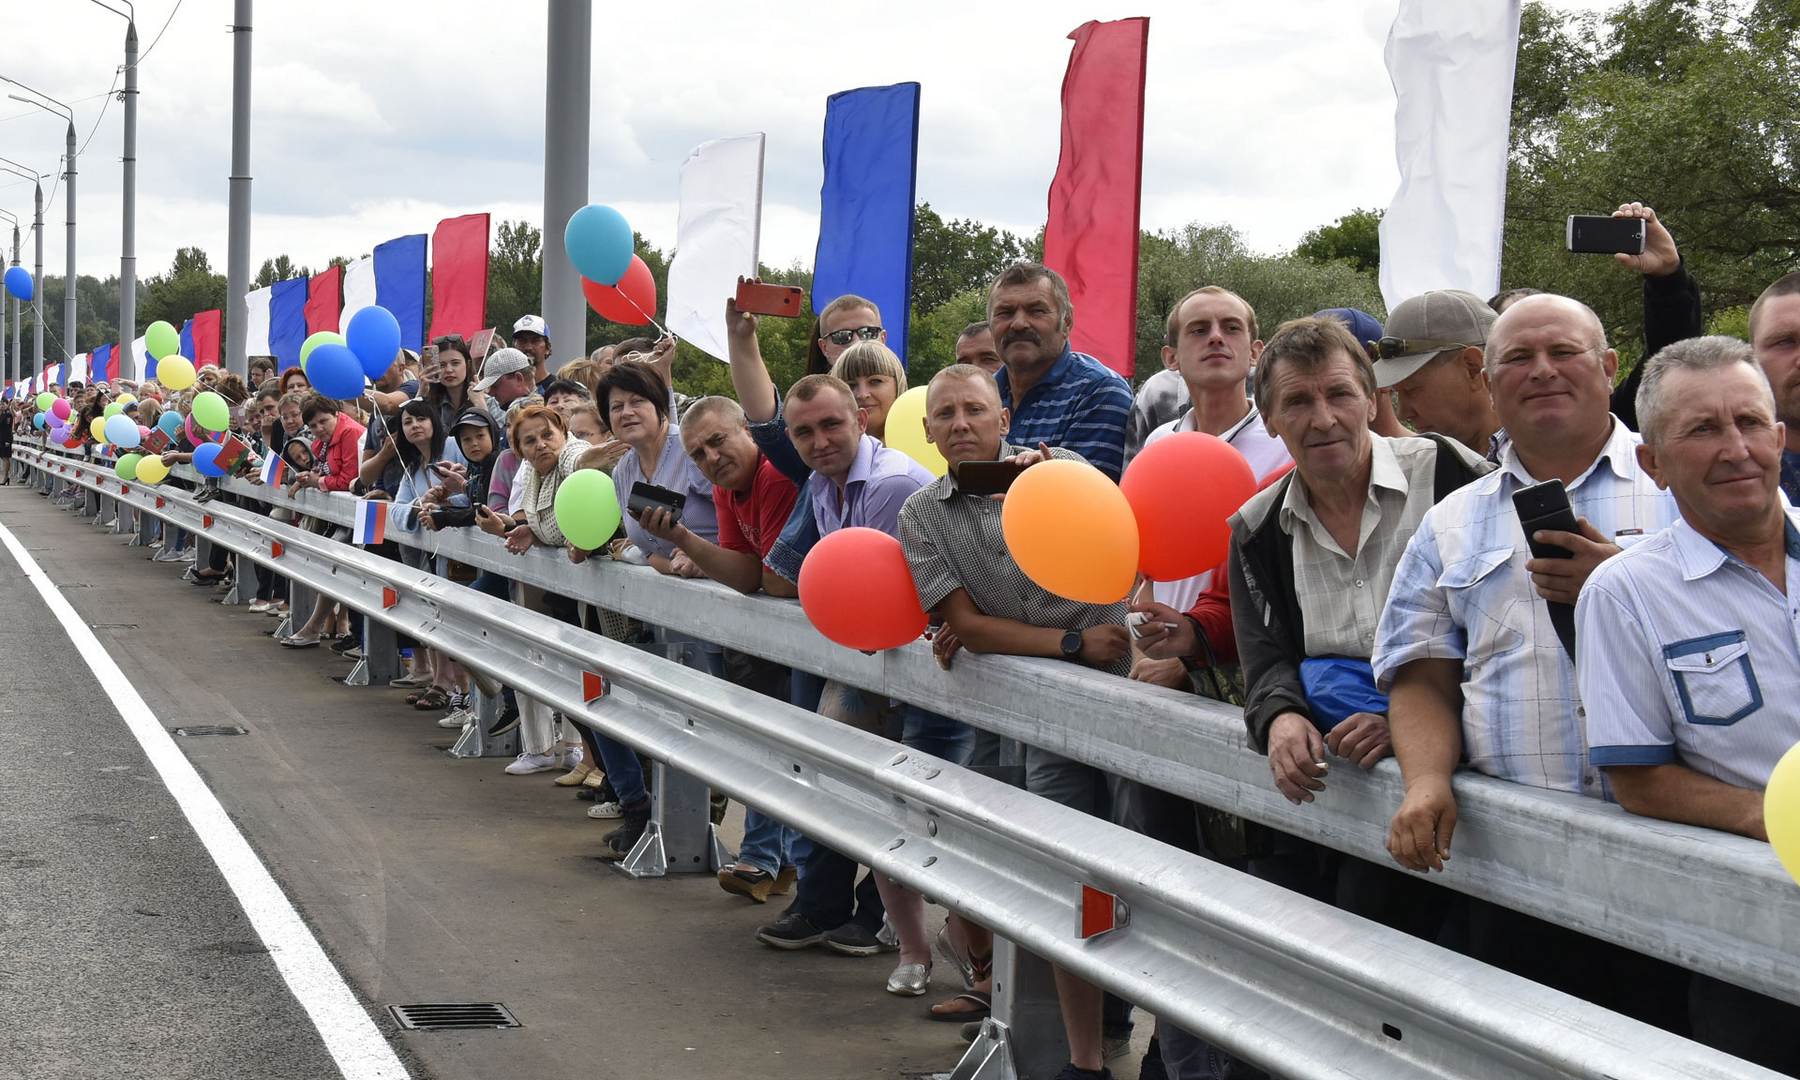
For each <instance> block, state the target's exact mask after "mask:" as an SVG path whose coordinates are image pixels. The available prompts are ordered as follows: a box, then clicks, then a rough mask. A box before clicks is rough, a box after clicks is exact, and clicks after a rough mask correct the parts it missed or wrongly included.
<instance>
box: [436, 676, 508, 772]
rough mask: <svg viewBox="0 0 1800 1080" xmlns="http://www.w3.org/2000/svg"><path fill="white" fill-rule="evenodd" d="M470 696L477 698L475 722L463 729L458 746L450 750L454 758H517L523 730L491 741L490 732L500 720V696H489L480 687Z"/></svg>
mask: <svg viewBox="0 0 1800 1080" xmlns="http://www.w3.org/2000/svg"><path fill="white" fill-rule="evenodd" d="M469 692H470V693H472V694H474V695H475V722H474V723H473V724H470V725H469V726H468V727H465V728H463V731H462V735H460V736H459V737H458V738H457V740H456V745H454V746H452V747H451V748H450V756H451V757H458V758H478V757H517V756H518V754H519V729H518V728H516V727H515V728H513V729H512V730H511V731H509V732H507V733H506V734H504V735H499V736H496V737H494V738H489V737H488V734H487V729H488V728H490V727H493V726H494V721H495V720H498V719H499V718H500V708H501V702H500V697H499V695H495V696H494V697H489V696H487V695H486V694H484V693H482V692H481V688H480V687H476V686H471V687H470V690H469Z"/></svg>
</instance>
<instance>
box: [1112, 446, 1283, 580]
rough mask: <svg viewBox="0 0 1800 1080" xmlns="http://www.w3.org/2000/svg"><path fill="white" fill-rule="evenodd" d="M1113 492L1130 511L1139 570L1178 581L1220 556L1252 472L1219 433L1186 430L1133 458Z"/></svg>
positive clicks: (1252, 485)
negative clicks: (1135, 529) (1135, 526)
mask: <svg viewBox="0 0 1800 1080" xmlns="http://www.w3.org/2000/svg"><path fill="white" fill-rule="evenodd" d="M1119 490H1120V491H1122V492H1124V494H1125V499H1126V501H1127V502H1129V503H1131V511H1132V513H1133V514H1135V515H1136V516H1137V524H1138V537H1139V542H1140V544H1141V546H1142V550H1141V551H1140V552H1139V553H1138V569H1139V570H1142V571H1143V572H1144V576H1145V577H1147V578H1149V579H1150V580H1152V581H1180V580H1181V579H1182V578H1188V577H1193V576H1194V575H1195V574H1203V573H1205V572H1206V571H1208V570H1211V569H1213V568H1214V567H1216V566H1218V565H1219V564H1220V563H1222V562H1224V561H1225V556H1226V554H1227V553H1228V552H1229V551H1230V549H1231V525H1230V521H1231V515H1232V514H1235V513H1237V509H1238V507H1240V506H1242V505H1244V500H1246V499H1248V498H1250V496H1252V495H1254V494H1256V473H1255V472H1254V471H1252V470H1251V468H1250V463H1249V462H1248V461H1245V460H1244V455H1242V454H1240V453H1238V452H1237V450H1236V449H1235V448H1234V447H1233V446H1232V445H1231V444H1230V443H1228V442H1226V441H1225V440H1224V439H1221V438H1218V437H1217V436H1213V435H1208V434H1206V433H1205V432H1201V431H1187V432H1183V433H1181V434H1179V435H1169V436H1166V437H1164V438H1162V439H1158V440H1157V441H1156V443H1155V445H1153V446H1150V447H1147V448H1146V449H1145V450H1143V451H1142V452H1141V453H1139V454H1138V456H1137V457H1134V458H1132V459H1131V465H1130V467H1128V468H1127V469H1126V470H1125V476H1124V478H1123V479H1121V480H1120V481H1119Z"/></svg>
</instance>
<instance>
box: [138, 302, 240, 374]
mask: <svg viewBox="0 0 1800 1080" xmlns="http://www.w3.org/2000/svg"><path fill="white" fill-rule="evenodd" d="M268 311H269V309H268V308H264V309H263V322H264V324H265V325H266V324H267V322H268ZM263 334H264V336H267V334H268V331H267V330H264V331H263ZM146 340H147V339H146V338H136V339H134V340H133V341H132V342H131V373H130V374H129V375H127V374H125V362H124V361H123V360H121V361H120V362H119V372H120V377H121V378H127V379H141V378H143V377H144V372H146V371H149V370H150V346H149V345H147V344H145V342H146Z"/></svg>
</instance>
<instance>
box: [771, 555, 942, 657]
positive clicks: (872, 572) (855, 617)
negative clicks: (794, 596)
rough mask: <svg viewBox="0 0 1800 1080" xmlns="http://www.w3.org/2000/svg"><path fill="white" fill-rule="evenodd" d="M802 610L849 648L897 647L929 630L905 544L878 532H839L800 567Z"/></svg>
mask: <svg viewBox="0 0 1800 1080" xmlns="http://www.w3.org/2000/svg"><path fill="white" fill-rule="evenodd" d="M797 584H798V585H799V586H800V607H801V608H802V609H803V610H804V611H805V612H806V617H807V618H808V619H811V620H812V624H813V626H814V628H816V629H817V630H818V631H819V633H821V634H824V635H825V636H826V637H827V638H830V639H831V640H832V641H835V642H837V643H838V644H839V645H842V646H844V647H845V648H849V649H860V650H862V651H863V652H878V651H880V650H882V649H897V648H899V647H900V646H902V645H905V644H906V643H907V642H909V641H915V640H917V639H918V637H919V635H920V634H923V633H924V632H925V609H924V608H922V607H920V606H919V591H918V589H916V588H914V587H913V577H912V569H911V568H910V567H908V566H907V565H906V553H905V552H904V551H902V550H901V549H900V541H898V540H896V539H894V538H893V537H891V536H889V535H888V534H887V533H884V532H882V531H881V530H879V529H866V528H861V527H852V528H848V529H839V530H838V531H836V532H834V533H830V534H828V535H826V536H825V537H824V538H822V539H821V540H820V541H819V542H818V543H817V544H814V545H813V549H812V550H811V551H809V552H807V553H806V561H805V562H804V563H801V564H800V580H799V582H798V583H797Z"/></svg>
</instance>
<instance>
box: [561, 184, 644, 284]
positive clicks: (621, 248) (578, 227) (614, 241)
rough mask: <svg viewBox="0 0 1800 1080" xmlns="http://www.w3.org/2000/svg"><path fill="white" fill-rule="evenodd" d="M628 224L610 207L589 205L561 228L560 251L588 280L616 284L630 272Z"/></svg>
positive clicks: (630, 252)
mask: <svg viewBox="0 0 1800 1080" xmlns="http://www.w3.org/2000/svg"><path fill="white" fill-rule="evenodd" d="M631 247H632V245H631V224H630V222H627V221H626V220H625V215H624V214H621V213H619V212H618V211H617V210H614V209H613V208H612V207H610V206H601V205H599V204H592V205H588V206H584V207H582V208H581V209H579V210H577V211H575V213H574V214H573V215H572V216H571V217H570V218H569V224H568V225H567V226H565V227H564V228H563V249H564V250H565V251H567V252H568V253H569V261H570V262H572V263H574V264H575V269H576V270H578V271H580V272H581V276H582V277H584V278H587V279H588V280H589V281H596V282H599V283H600V284H602V285H617V284H618V283H619V281H620V279H621V278H623V277H624V276H625V271H627V270H629V269H631V256H632V250H631Z"/></svg>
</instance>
